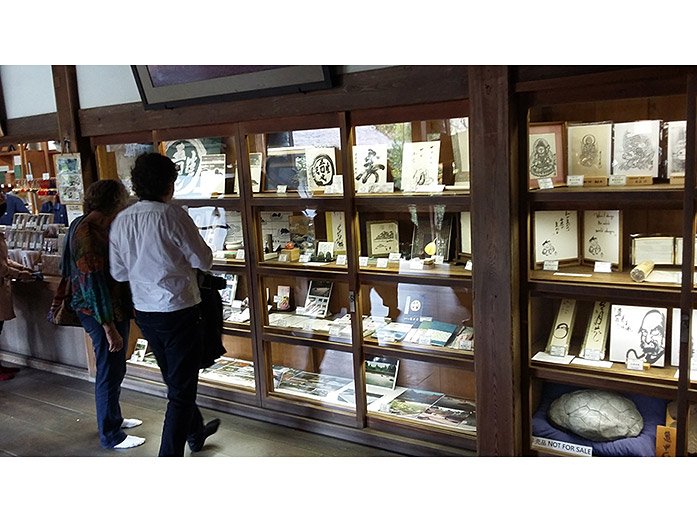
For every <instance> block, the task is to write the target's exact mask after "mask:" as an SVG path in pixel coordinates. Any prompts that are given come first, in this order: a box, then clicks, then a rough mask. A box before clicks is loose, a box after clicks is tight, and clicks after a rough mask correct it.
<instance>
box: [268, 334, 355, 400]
mask: <svg viewBox="0 0 697 523" xmlns="http://www.w3.org/2000/svg"><path fill="white" fill-rule="evenodd" d="M268 347H269V351H270V354H271V362H272V370H273V392H275V393H278V394H282V395H284V396H290V397H294V398H302V399H304V400H309V401H312V402H320V403H323V404H329V405H332V406H337V407H342V408H346V409H352V410H354V409H355V405H356V400H355V392H354V381H353V356H352V355H351V353H348V352H341V351H335V350H325V349H312V348H309V347H302V346H298V345H286V344H280V343H270V344H269V345H268Z"/></svg>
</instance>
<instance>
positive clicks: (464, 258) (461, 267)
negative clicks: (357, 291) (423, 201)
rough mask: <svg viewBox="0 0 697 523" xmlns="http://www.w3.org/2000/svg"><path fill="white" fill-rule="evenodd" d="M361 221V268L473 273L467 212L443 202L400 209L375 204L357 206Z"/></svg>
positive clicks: (408, 271) (368, 270) (428, 272)
mask: <svg viewBox="0 0 697 523" xmlns="http://www.w3.org/2000/svg"><path fill="white" fill-rule="evenodd" d="M405 207H406V208H405ZM451 209H452V210H451ZM359 225H360V236H359V241H360V252H359V259H358V262H359V263H358V266H359V268H360V270H361V271H367V272H375V271H377V272H388V273H409V274H415V273H416V274H423V275H431V276H433V275H436V276H460V277H465V276H470V274H471V269H472V265H471V261H470V260H471V256H472V242H471V233H470V213H469V211H458V210H457V207H447V206H446V205H445V204H439V205H429V206H417V205H412V204H410V205H407V206H400V208H399V209H396V208H394V209H393V208H385V207H383V208H382V209H381V208H380V207H379V206H371V207H370V208H368V209H365V210H363V209H360V210H359Z"/></svg>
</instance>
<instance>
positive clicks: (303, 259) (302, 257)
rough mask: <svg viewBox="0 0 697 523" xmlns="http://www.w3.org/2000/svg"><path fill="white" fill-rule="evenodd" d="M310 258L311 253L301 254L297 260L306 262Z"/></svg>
mask: <svg viewBox="0 0 697 523" xmlns="http://www.w3.org/2000/svg"><path fill="white" fill-rule="evenodd" d="M311 258H312V255H311V254H301V255H300V259H299V260H298V261H299V262H300V263H307V262H309V261H310V259H311Z"/></svg>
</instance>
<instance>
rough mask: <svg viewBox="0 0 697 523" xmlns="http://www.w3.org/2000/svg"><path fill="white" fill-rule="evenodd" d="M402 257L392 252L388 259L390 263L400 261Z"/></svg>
mask: <svg viewBox="0 0 697 523" xmlns="http://www.w3.org/2000/svg"><path fill="white" fill-rule="evenodd" d="M401 256H402V255H401V253H399V252H391V253H390V254H389V256H388V258H387V259H388V260H390V261H399V259H400V257H401Z"/></svg>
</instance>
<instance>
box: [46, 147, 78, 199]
mask: <svg viewBox="0 0 697 523" xmlns="http://www.w3.org/2000/svg"><path fill="white" fill-rule="evenodd" d="M53 165H54V167H55V169H56V187H57V189H58V195H59V197H60V200H61V203H65V204H68V203H82V200H83V199H84V196H85V190H84V185H83V183H82V164H81V162H80V155H79V154H56V155H54V156H53Z"/></svg>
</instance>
